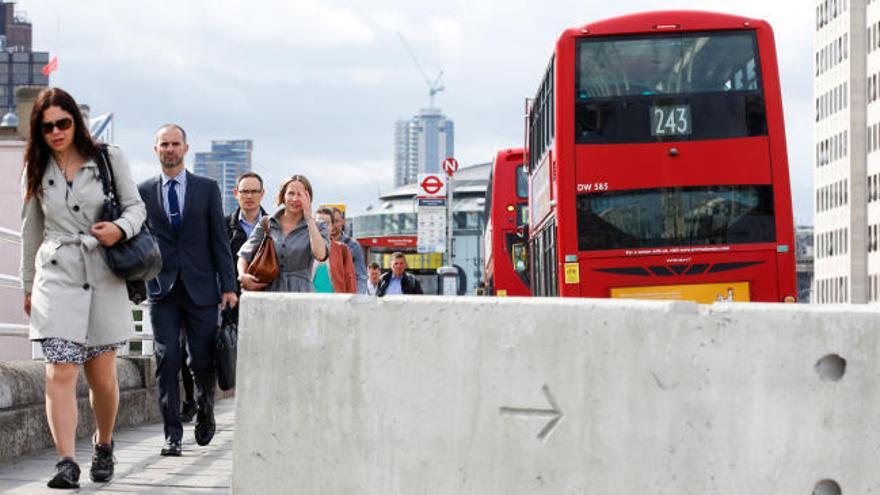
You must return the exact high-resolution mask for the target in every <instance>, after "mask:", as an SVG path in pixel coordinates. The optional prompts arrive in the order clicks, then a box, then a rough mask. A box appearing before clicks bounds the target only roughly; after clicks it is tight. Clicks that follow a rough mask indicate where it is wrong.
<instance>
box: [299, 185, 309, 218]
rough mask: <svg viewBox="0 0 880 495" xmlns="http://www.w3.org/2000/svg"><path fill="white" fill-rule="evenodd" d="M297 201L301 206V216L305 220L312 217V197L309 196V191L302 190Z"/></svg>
mask: <svg viewBox="0 0 880 495" xmlns="http://www.w3.org/2000/svg"><path fill="white" fill-rule="evenodd" d="M299 203H300V204H301V205H302V208H303V218H305V219H306V220H308V219H310V218H312V198H311V197H309V193H308V192H306V191H303V192H301V193H300V197H299Z"/></svg>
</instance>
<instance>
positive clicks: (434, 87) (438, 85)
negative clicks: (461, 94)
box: [394, 31, 446, 108]
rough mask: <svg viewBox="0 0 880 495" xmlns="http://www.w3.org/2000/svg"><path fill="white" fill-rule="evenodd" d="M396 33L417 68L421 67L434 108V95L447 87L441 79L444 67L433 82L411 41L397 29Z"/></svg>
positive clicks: (420, 70)
mask: <svg viewBox="0 0 880 495" xmlns="http://www.w3.org/2000/svg"><path fill="white" fill-rule="evenodd" d="M394 33H395V34H396V35H397V37H398V38H400V42H401V43H403V47H404V48H406V51H407V53H409V56H410V57H411V58H412V61H413V63H415V64H416V68H418V69H419V72H421V73H422V77H424V78H425V84H427V85H428V94H429V95H430V101H431V106H430V108H434V95H436V94H437V93H439V92H441V91H443V90H444V89H446V87H445V86H443V82H442V81H441V79H443V69H440V73H439V74H437V78H436V79H434V81H433V82H431V78H430V77H428V73H427V72H425V69H423V68H422V64H420V63H419V59H418V58H417V57H416V54H415V53H414V52H413V51H412V48H410V46H409V43H407V41H406V38H404V37H403V35H402V34H401V33H400V31H395V32H394Z"/></svg>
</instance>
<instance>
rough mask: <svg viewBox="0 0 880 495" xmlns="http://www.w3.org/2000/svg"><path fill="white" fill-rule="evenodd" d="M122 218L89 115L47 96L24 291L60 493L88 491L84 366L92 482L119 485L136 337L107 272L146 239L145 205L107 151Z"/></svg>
mask: <svg viewBox="0 0 880 495" xmlns="http://www.w3.org/2000/svg"><path fill="white" fill-rule="evenodd" d="M107 152H108V154H109V158H110V163H109V165H110V167H112V172H113V176H114V181H115V185H116V192H117V199H118V200H119V203H120V206H121V207H122V209H123V212H122V216H121V217H120V218H118V219H117V220H115V221H113V222H103V221H97V219H98V218H99V216H100V215H101V213H102V211H103V206H104V200H105V195H104V189H103V187H102V182H101V175H100V173H99V171H98V165H97V162H96V160H98V159H99V158H98V154H99V153H101V149H100V146H99V144H98V143H95V142H94V141H93V140H92V138H91V137H90V136H89V133H88V131H87V128H86V125H85V121H84V120H83V116H82V114H81V113H80V110H79V106H78V105H77V104H76V102H75V101H74V99H73V97H71V96H70V95H69V94H68V93H66V92H65V91H63V90H61V89H58V88H49V89H45V90H43V91H42V92H40V94H39V95H37V98H36V100H35V102H34V107H33V111H32V112H31V125H30V137H29V138H28V142H27V149H26V151H25V158H24V161H25V166H24V174H23V176H24V177H23V189H24V194H23V196H24V205H23V209H22V226H21V281H22V285H23V288H24V293H25V296H24V311H25V313H27V314H28V315H29V316H30V324H29V327H30V339H31V340H34V341H37V342H40V345H41V347H42V350H43V355H44V357H45V359H46V417H47V419H48V423H49V429H50V430H51V432H52V439H53V441H54V442H55V450H56V451H57V453H58V457H59V458H60V460H59V461H58V463H57V464H56V465H55V474H54V476H53V477H52V479H50V480H49V482H48V486H49V487H50V488H78V487H79V475H80V468H79V465H78V464H77V462H76V459H75V443H76V426H77V402H76V380H77V376H78V375H79V369H80V366H82V367H83V368H84V369H85V375H86V379H87V381H88V384H89V390H90V396H91V405H92V411H94V414H95V435H94V436H93V437H92V441H93V443H94V450H93V454H92V464H91V467H90V469H89V477H90V478H91V479H92V481H96V482H105V481H110V479H112V478H113V465H114V462H115V461H114V458H113V427H114V426H115V423H116V412H117V408H118V406H119V385H118V383H117V380H116V350H117V348H118V347H120V346H122V345H124V344H125V342H126V340H127V339H128V338H129V337H130V336H131V334H132V331H133V328H134V327H133V325H134V324H133V322H132V315H131V305H130V303H129V300H128V291H127V290H126V284H125V280H123V279H121V278H119V277H117V276H116V275H115V274H114V273H113V272H112V271H111V270H110V268H109V267H108V266H107V263H106V261H105V259H104V249H105V248H108V247H110V246H113V245H114V244H116V243H117V242H120V241H121V240H123V239H129V238H132V237H134V236H135V235H137V234H138V233H139V232H140V230H141V226H142V225H143V222H144V218H145V212H144V204H143V202H142V201H141V198H140V196H139V195H138V192H137V188H136V186H135V183H134V181H133V180H132V177H131V172H130V170H129V167H128V162H127V161H126V160H125V156H124V155H123V154H122V151H121V150H120V149H119V148H117V147H115V146H110V147H108V150H107Z"/></svg>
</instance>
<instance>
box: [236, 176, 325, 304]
mask: <svg viewBox="0 0 880 495" xmlns="http://www.w3.org/2000/svg"><path fill="white" fill-rule="evenodd" d="M312 197H313V196H312V185H311V183H310V182H309V180H308V179H307V178H306V177H305V176H304V175H294V176H292V177H290V178H288V179H285V180H284V181H283V182H282V183H281V187H279V189H278V197H277V198H276V203H275V204H276V206H281V208H279V209H278V211H277V212H275V214H273V215H272V216H271V217H269V218H268V219H264V220H263V221H261V222H260V223H258V224H257V225H256V227H254V231H253V232H252V233H251V236H250V237H249V238H248V240H247V242H245V243H244V245H243V246H242V247H241V249H240V250H239V251H238V273H239V275H238V281H239V283H241V288H242V289H243V290H263V289H267V290H269V291H271V292H312V263H313V262H314V261H315V260H319V261H324V260H326V259H327V255H328V249H329V248H328V246H329V238H328V234H327V226H326V225H324V224H323V223H318V222H316V221H315V217H314V215H313V214H312ZM282 205H283V206H282ZM264 224H265V225H268V227H269V232H268V234H267V233H266V228H265V226H264ZM266 235H269V236H271V238H272V242H273V243H274V244H275V254H276V262H277V263H278V268H279V273H278V277H276V278H275V280H272V281H271V282H267V281H261V280H258V279H257V278H256V277H254V276H253V275H250V274H248V273H247V267H248V265H249V264H250V262H251V260H252V259H253V257H254V255H255V254H256V252H257V248H258V247H259V246H260V243H261V242H262V241H263V238H264V237H265V236H266Z"/></svg>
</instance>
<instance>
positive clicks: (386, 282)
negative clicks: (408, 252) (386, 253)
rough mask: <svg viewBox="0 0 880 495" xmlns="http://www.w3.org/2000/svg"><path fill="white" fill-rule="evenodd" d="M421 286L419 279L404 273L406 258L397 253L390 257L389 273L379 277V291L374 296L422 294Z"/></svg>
mask: <svg viewBox="0 0 880 495" xmlns="http://www.w3.org/2000/svg"><path fill="white" fill-rule="evenodd" d="M422 293H423V292H422V286H421V284H419V279H417V278H416V277H415V275H413V274H411V273H406V257H405V256H404V255H403V253H400V252H397V253H394V254H392V255H391V271H390V272H385V273H383V274H382V276H381V277H379V289H378V290H376V295H377V296H379V297H382V296H387V295H392V294H422Z"/></svg>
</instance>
